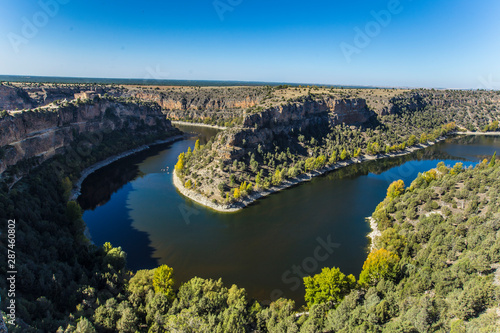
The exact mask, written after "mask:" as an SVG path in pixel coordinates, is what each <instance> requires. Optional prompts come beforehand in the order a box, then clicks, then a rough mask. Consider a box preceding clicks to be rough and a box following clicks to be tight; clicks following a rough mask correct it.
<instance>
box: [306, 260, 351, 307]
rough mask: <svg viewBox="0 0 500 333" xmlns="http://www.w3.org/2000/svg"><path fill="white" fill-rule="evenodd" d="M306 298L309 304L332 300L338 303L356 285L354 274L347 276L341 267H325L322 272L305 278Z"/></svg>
mask: <svg viewBox="0 0 500 333" xmlns="http://www.w3.org/2000/svg"><path fill="white" fill-rule="evenodd" d="M304 285H305V287H306V295H305V300H306V302H307V305H308V306H312V305H313V304H319V303H325V302H331V303H333V304H338V303H340V301H341V300H342V299H343V298H344V296H345V295H347V294H348V293H349V292H350V291H351V289H352V288H354V287H355V285H356V279H355V278H354V276H353V275H348V276H346V275H345V274H344V273H342V272H341V271H340V269H338V268H336V267H333V268H328V267H325V268H323V270H322V271H321V273H319V274H316V275H314V276H306V277H305V278H304Z"/></svg>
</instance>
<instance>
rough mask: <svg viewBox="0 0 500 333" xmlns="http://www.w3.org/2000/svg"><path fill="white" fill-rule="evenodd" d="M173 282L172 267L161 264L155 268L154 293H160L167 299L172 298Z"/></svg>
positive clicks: (173, 294)
mask: <svg viewBox="0 0 500 333" xmlns="http://www.w3.org/2000/svg"><path fill="white" fill-rule="evenodd" d="M174 284H175V280H174V269H173V268H171V267H169V266H167V265H161V266H160V267H158V268H156V269H155V273H154V275H153V288H154V289H155V292H156V293H162V294H164V295H165V296H167V298H168V299H170V300H173V299H174V298H175V291H174Z"/></svg>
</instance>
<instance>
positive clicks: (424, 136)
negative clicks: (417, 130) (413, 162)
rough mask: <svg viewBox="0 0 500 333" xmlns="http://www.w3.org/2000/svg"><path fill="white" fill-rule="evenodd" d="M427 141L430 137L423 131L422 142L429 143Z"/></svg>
mask: <svg viewBox="0 0 500 333" xmlns="http://www.w3.org/2000/svg"><path fill="white" fill-rule="evenodd" d="M427 141H429V137H428V136H427V134H426V133H422V135H420V143H427Z"/></svg>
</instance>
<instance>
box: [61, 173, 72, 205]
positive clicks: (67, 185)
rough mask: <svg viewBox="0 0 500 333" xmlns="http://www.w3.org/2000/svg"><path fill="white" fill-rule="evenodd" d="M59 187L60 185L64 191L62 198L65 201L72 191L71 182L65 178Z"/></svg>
mask: <svg viewBox="0 0 500 333" xmlns="http://www.w3.org/2000/svg"><path fill="white" fill-rule="evenodd" d="M61 185H62V188H63V191H64V194H63V195H64V198H65V199H66V200H68V199H69V197H70V195H71V190H72V189H73V183H72V182H71V180H70V179H69V177H65V178H64V179H63V180H62V182H61Z"/></svg>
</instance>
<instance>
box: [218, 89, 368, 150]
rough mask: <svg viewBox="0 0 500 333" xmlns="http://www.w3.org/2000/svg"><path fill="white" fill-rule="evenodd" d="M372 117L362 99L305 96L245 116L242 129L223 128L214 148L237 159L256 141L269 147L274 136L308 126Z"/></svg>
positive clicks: (359, 123)
mask: <svg viewBox="0 0 500 333" xmlns="http://www.w3.org/2000/svg"><path fill="white" fill-rule="evenodd" d="M373 116H375V113H374V112H373V111H370V110H369V109H368V107H367V105H366V101H365V100H364V99H360V98H356V99H342V100H337V99H331V98H325V99H320V100H313V99H312V98H306V99H304V100H303V101H301V102H294V103H288V104H286V105H281V106H278V107H274V108H270V109H267V110H264V111H262V112H260V113H256V114H252V115H247V116H245V118H244V120H243V128H239V129H232V130H228V131H226V132H225V133H224V136H225V142H226V144H225V145H221V146H217V150H218V151H219V152H220V156H221V158H222V159H235V158H236V159H237V158H239V157H241V156H243V155H244V154H245V152H246V149H245V148H255V147H256V146H257V145H259V144H260V145H262V146H263V147H265V148H266V147H267V148H270V145H271V144H272V142H273V140H274V139H275V137H276V136H277V135H287V134H288V133H290V132H292V131H301V130H305V129H307V128H308V127H310V126H318V127H325V126H328V125H330V124H332V125H337V124H341V123H344V124H347V125H361V124H363V123H365V122H367V121H368V120H369V119H370V118H371V117H373Z"/></svg>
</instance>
